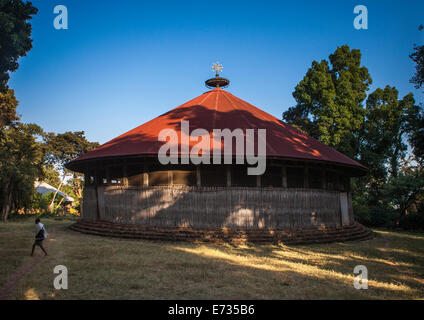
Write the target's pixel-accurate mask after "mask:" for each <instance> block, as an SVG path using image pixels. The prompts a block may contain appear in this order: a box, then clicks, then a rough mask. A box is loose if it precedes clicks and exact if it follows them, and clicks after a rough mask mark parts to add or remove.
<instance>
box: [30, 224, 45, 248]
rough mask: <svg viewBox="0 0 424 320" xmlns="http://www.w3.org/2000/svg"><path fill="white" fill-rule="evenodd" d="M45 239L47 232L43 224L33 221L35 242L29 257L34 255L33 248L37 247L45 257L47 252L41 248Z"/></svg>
mask: <svg viewBox="0 0 424 320" xmlns="http://www.w3.org/2000/svg"><path fill="white" fill-rule="evenodd" d="M45 238H47V232H46V229H45V228H44V224H42V223H41V221H40V219H39V218H37V219H35V242H34V244H33V245H32V251H31V256H33V255H34V249H35V246H39V247H40V248H41V250H43V252H44V254H45V255H46V256H47V251H46V250H45V249H44V247H43V240H44V239H45Z"/></svg>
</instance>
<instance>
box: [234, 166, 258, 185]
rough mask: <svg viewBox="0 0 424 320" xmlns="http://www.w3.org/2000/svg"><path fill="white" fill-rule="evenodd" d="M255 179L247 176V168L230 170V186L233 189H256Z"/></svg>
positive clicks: (241, 167)
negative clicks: (233, 187)
mask: <svg viewBox="0 0 424 320" xmlns="http://www.w3.org/2000/svg"><path fill="white" fill-rule="evenodd" d="M256 177H257V176H254V175H250V176H249V175H248V174H247V166H233V167H232V168H231V185H232V186H235V187H256Z"/></svg>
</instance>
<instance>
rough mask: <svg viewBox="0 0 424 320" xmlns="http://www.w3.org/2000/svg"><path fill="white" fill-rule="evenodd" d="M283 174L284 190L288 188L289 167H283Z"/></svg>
mask: <svg viewBox="0 0 424 320" xmlns="http://www.w3.org/2000/svg"><path fill="white" fill-rule="evenodd" d="M281 172H282V176H283V181H282V185H283V188H287V167H286V166H283V167H282V168H281Z"/></svg>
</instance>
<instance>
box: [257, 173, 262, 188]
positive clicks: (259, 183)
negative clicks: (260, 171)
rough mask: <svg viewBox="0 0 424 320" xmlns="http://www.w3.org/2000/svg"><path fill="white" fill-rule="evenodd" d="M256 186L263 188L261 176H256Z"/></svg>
mask: <svg viewBox="0 0 424 320" xmlns="http://www.w3.org/2000/svg"><path fill="white" fill-rule="evenodd" d="M256 186H257V187H260V186H261V176H259V175H257V176H256Z"/></svg>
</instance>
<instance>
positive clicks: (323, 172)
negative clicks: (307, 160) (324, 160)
mask: <svg viewBox="0 0 424 320" xmlns="http://www.w3.org/2000/svg"><path fill="white" fill-rule="evenodd" d="M322 188H323V189H327V175H326V174H325V168H323V169H322Z"/></svg>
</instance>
